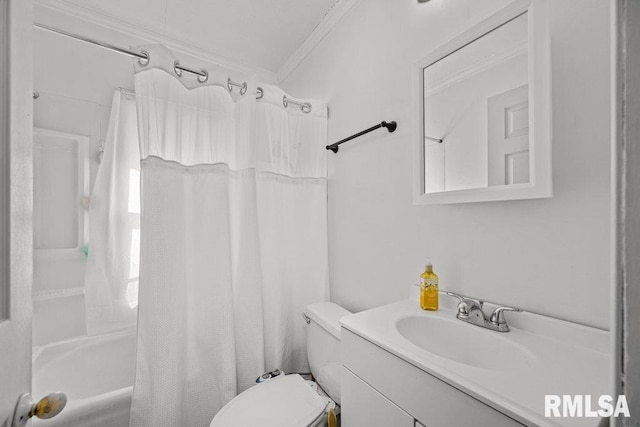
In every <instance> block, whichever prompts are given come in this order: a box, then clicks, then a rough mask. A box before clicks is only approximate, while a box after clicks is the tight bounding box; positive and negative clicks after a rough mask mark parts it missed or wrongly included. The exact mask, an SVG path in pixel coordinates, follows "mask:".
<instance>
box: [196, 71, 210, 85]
mask: <svg viewBox="0 0 640 427" xmlns="http://www.w3.org/2000/svg"><path fill="white" fill-rule="evenodd" d="M200 72H202V74H204V76H198V81H199V82H200V83H205V82H206V81H207V80H209V72H207V70H205V69H204V68H203V69H202V70H200Z"/></svg>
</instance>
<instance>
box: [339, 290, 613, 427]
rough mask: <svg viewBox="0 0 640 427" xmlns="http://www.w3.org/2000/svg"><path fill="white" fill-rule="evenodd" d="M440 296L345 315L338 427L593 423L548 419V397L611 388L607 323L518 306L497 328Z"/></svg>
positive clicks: (590, 422)
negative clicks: (431, 304)
mask: <svg viewBox="0 0 640 427" xmlns="http://www.w3.org/2000/svg"><path fill="white" fill-rule="evenodd" d="M441 300H443V301H442V302H441V307H440V310H438V311H435V312H428V311H423V310H421V309H420V307H419V305H418V302H417V301H416V300H414V299H413V298H412V299H407V300H404V301H400V302H396V303H393V304H389V305H386V306H382V307H378V308H374V309H371V310H367V311H363V312H360V313H357V314H354V315H350V316H347V317H345V318H343V319H342V321H341V323H342V332H341V340H342V343H341V346H342V361H343V365H344V367H345V368H346V369H345V374H344V379H343V382H342V425H343V426H344V427H357V426H373V425H376V426H377V425H380V426H383V425H384V426H398V427H414V426H426V427H441V426H442V427H445V426H464V425H468V426H519V425H527V426H537V425H542V426H559V425H567V426H573V425H575V426H589V425H593V426H596V425H598V422H599V421H600V420H599V418H551V417H545V395H559V396H562V395H591V396H592V397H593V398H592V401H593V402H594V405H597V399H598V397H599V396H600V395H605V394H611V392H610V391H609V390H610V387H609V379H608V378H609V375H608V369H609V366H610V364H609V354H608V346H609V334H608V332H607V331H603V330H600V329H595V328H590V327H586V326H583V325H578V324H574V323H571V322H567V321H562V320H558V319H552V318H548V317H545V316H541V315H537V314H533V313H527V312H522V313H509V314H508V315H507V317H508V321H509V325H510V327H511V331H510V332H497V331H492V330H489V329H484V328H481V327H478V326H476V325H472V324H469V323H465V322H462V321H460V320H458V319H456V306H455V303H456V301H455V299H454V298H450V297H447V296H443V297H442V298H441ZM490 308H491V307H486V305H485V310H486V311H487V313H490V312H491V311H490ZM567 337H569V338H567ZM595 409H598V408H597V407H594V410H595Z"/></svg>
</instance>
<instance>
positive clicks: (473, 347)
mask: <svg viewBox="0 0 640 427" xmlns="http://www.w3.org/2000/svg"><path fill="white" fill-rule="evenodd" d="M396 329H397V330H398V332H399V333H400V335H401V336H402V337H403V338H404V339H406V340H407V341H409V342H411V343H412V344H413V345H416V346H418V347H420V348H422V349H423V350H426V351H428V352H430V353H432V354H435V355H436V356H439V357H442V358H445V359H448V360H453V361H455V362H458V363H461V364H464V365H468V366H473V367H476V368H483V369H500V368H501V367H506V366H510V365H512V364H514V363H518V364H522V363H523V362H524V363H531V362H532V361H533V356H532V354H531V353H530V352H529V350H527V349H526V348H525V347H523V346H522V345H520V344H516V343H514V342H512V341H511V340H509V333H502V332H495V331H490V330H488V329H484V328H481V327H478V326H475V325H470V324H468V323H465V322H462V321H460V320H457V319H455V318H454V319H444V318H441V317H435V316H427V315H423V316H408V317H403V318H401V319H399V320H398V321H397V323H396Z"/></svg>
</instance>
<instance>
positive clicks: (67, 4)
mask: <svg viewBox="0 0 640 427" xmlns="http://www.w3.org/2000/svg"><path fill="white" fill-rule="evenodd" d="M34 6H36V7H42V8H43V9H48V10H51V11H54V12H55V13H57V14H62V15H66V16H68V17H71V18H75V19H77V20H81V21H84V22H88V23H90V24H92V25H97V26H100V27H103V28H104V29H106V30H108V31H109V30H110V31H115V32H117V33H120V34H123V35H126V36H129V37H132V38H134V39H136V40H144V41H146V42H148V43H161V44H163V45H165V46H167V47H168V48H169V49H171V50H172V51H174V52H178V53H182V54H184V55H188V56H192V57H195V58H201V59H203V60H204V61H207V62H210V63H213V64H216V65H220V66H222V67H224V68H228V69H230V70H233V71H237V72H239V73H241V74H244V75H251V74H254V73H257V74H259V75H260V76H262V77H263V78H265V79H267V80H269V81H270V82H277V75H276V74H275V73H274V72H273V71H270V70H267V69H264V68H262V67H259V66H256V65H254V64H249V63H246V62H244V61H240V60H236V59H234V58H231V57H229V56H227V55H224V54H222V53H220V52H217V51H214V50H211V49H209V48H206V47H205V46H201V45H197V44H194V43H190V42H187V41H185V40H181V39H178V38H176V37H173V36H171V35H168V34H166V33H164V32H160V31H157V30H155V29H152V28H149V27H145V26H142V25H141V24H140V23H134V22H129V21H125V20H123V19H120V18H117V17H115V16H113V15H110V14H106V13H104V12H102V11H99V10H96V9H94V8H89V7H87V6H86V5H83V4H82V3H81V2H80V1H78V0H34ZM36 19H37V17H36ZM36 23H42V24H45V25H46V24H50V23H48V22H42V20H38V21H36ZM74 30H75V29H74ZM82 35H85V36H90V35H89V34H82Z"/></svg>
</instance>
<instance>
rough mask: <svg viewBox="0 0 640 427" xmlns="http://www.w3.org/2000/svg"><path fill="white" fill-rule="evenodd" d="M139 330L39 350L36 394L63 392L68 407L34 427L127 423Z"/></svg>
mask: <svg viewBox="0 0 640 427" xmlns="http://www.w3.org/2000/svg"><path fill="white" fill-rule="evenodd" d="M135 357H136V335H135V330H133V329H131V330H126V331H122V332H117V333H111V334H105V335H97V336H93V337H81V338H75V339H72V340H67V341H62V342H59V343H52V344H48V345H46V346H43V347H41V348H37V349H34V354H33V392H32V394H33V397H34V399H36V400H37V399H40V398H41V397H43V396H45V395H47V394H48V393H51V392H53V391H61V392H63V393H65V394H66V395H67V397H68V402H67V406H66V407H65V409H64V410H63V411H62V412H61V413H60V414H59V415H58V416H57V417H55V418H52V419H49V420H36V419H34V421H33V424H32V425H34V426H42V427H47V426H48V427H57V426H73V427H76V426H78V427H120V426H122V427H127V426H128V425H129V412H130V409H131V391H132V389H133V379H134V375H135Z"/></svg>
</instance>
